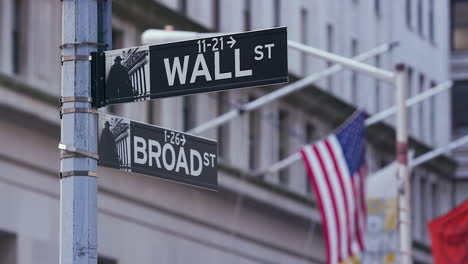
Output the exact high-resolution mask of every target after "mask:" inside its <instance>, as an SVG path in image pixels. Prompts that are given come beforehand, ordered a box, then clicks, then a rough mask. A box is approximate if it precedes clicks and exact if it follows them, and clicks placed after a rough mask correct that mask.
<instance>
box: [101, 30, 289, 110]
mask: <svg viewBox="0 0 468 264" xmlns="http://www.w3.org/2000/svg"><path fill="white" fill-rule="evenodd" d="M104 54H105V59H104V60H103V59H102V58H101V61H105V63H104V66H100V68H102V72H104V73H105V75H104V76H103V78H101V79H103V80H104V81H103V82H102V85H100V86H98V87H99V88H98V89H99V90H100V92H99V95H98V101H99V103H98V107H100V106H104V105H107V104H113V103H122V102H133V101H140V100H148V99H154V98H163V97H171V96H180V95H187V94H195V93H202V92H212V91H222V90H228V89H234V88H244V87H253V86H259V85H269V84H277V83H283V82H287V81H288V61H287V30H286V28H285V27H282V28H274V29H268V30H259V31H251V32H246V33H238V34H228V35H218V36H214V37H209V38H203V39H195V40H188V41H181V42H174V43H168V44H160V45H153V46H141V47H134V48H128V49H121V50H112V51H106V52H104Z"/></svg>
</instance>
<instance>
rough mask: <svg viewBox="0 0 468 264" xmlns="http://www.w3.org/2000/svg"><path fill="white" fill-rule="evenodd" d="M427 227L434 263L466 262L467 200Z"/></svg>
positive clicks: (467, 247) (467, 257)
mask: <svg viewBox="0 0 468 264" xmlns="http://www.w3.org/2000/svg"><path fill="white" fill-rule="evenodd" d="M428 227H429V233H430V235H431V244H432V256H433V257H434V263H435V264H466V263H468V200H466V201H465V202H464V203H463V204H462V205H460V206H458V207H457V208H455V209H453V210H452V211H451V212H449V213H448V214H446V215H444V216H441V217H439V218H436V219H434V220H432V221H431V222H429V224H428Z"/></svg>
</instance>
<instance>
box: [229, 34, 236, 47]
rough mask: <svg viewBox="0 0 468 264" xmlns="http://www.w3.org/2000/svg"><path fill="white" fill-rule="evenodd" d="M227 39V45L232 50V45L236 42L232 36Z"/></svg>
mask: <svg viewBox="0 0 468 264" xmlns="http://www.w3.org/2000/svg"><path fill="white" fill-rule="evenodd" d="M229 38H230V39H231V40H229V41H228V42H227V44H229V45H230V46H231V47H230V48H231V49H232V47H234V45H235V44H236V40H235V39H234V38H233V37H232V36H229Z"/></svg>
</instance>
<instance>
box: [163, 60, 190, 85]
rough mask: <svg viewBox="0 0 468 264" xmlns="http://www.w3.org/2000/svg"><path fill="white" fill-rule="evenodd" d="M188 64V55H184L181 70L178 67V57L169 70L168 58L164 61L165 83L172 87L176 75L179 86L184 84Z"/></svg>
mask: <svg viewBox="0 0 468 264" xmlns="http://www.w3.org/2000/svg"><path fill="white" fill-rule="evenodd" d="M188 62H189V55H185V57H184V67H183V69H182V67H181V66H180V61H179V57H175V58H174V64H172V68H171V66H170V62H169V59H168V58H165V59H164V67H165V68H166V76H167V82H168V84H169V86H173V85H174V81H175V76H176V74H177V75H179V82H180V84H185V79H186V78H187V67H188Z"/></svg>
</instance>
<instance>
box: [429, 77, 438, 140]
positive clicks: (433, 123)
mask: <svg viewBox="0 0 468 264" xmlns="http://www.w3.org/2000/svg"><path fill="white" fill-rule="evenodd" d="M436 86H437V84H436V83H435V82H431V88H434V87H436ZM429 107H430V109H429V111H430V114H429V118H430V120H429V122H430V126H431V127H430V128H429V131H430V133H431V135H430V141H431V142H435V140H436V132H435V131H436V123H437V122H436V114H435V113H436V98H435V96H431V99H430V106H429Z"/></svg>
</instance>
